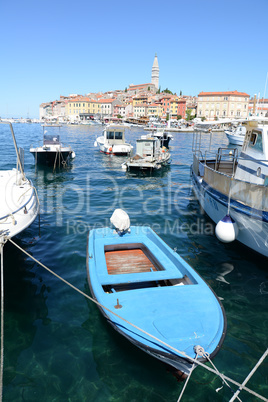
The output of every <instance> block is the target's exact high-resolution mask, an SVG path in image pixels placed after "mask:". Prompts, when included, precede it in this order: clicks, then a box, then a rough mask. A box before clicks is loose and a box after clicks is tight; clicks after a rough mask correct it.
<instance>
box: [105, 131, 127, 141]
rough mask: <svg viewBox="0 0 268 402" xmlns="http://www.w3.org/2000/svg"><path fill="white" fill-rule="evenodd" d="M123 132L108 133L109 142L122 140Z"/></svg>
mask: <svg viewBox="0 0 268 402" xmlns="http://www.w3.org/2000/svg"><path fill="white" fill-rule="evenodd" d="M122 139H123V132H122V131H107V140H122Z"/></svg>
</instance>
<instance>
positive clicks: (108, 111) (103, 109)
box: [98, 98, 117, 118]
mask: <svg viewBox="0 0 268 402" xmlns="http://www.w3.org/2000/svg"><path fill="white" fill-rule="evenodd" d="M98 103H99V105H100V108H99V110H100V114H101V117H102V118H103V117H112V116H113V112H114V105H115V104H116V103H117V100H116V99H114V98H111V99H99V101H98Z"/></svg>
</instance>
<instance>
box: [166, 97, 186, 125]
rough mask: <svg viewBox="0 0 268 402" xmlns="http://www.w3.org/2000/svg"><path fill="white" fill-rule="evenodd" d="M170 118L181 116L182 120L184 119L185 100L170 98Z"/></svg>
mask: <svg viewBox="0 0 268 402" xmlns="http://www.w3.org/2000/svg"><path fill="white" fill-rule="evenodd" d="M169 103H170V107H169V111H170V118H177V117H178V116H181V118H182V119H185V117H186V100H185V99H184V98H180V97H179V96H176V95H174V96H172V97H171V98H170V101H169Z"/></svg>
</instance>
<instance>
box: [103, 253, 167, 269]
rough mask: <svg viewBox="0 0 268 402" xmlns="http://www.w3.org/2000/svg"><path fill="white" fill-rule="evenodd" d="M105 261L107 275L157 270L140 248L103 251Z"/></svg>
mask: <svg viewBox="0 0 268 402" xmlns="http://www.w3.org/2000/svg"><path fill="white" fill-rule="evenodd" d="M105 259H106V265H107V271H108V274H109V275H118V274H130V273H140V272H152V271H158V270H159V267H157V265H156V263H153V262H152V261H151V260H150V259H149V258H148V256H146V255H145V253H144V251H143V250H141V249H140V248H137V249H127V250H109V251H105Z"/></svg>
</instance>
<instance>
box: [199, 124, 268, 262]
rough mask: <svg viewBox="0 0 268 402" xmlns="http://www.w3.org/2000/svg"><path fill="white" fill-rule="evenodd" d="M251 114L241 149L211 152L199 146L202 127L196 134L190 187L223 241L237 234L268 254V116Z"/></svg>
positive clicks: (230, 239)
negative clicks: (213, 154) (256, 117)
mask: <svg viewBox="0 0 268 402" xmlns="http://www.w3.org/2000/svg"><path fill="white" fill-rule="evenodd" d="M263 120H264V119H262V120H261V121H257V120H256V119H255V120H251V121H248V122H247V125H246V136H245V140H244V143H243V146H242V150H241V153H240V155H239V156H238V152H237V150H234V151H233V152H232V154H231V155H230V148H219V149H218V152H217V153H216V154H215V156H214V157H210V156H209V155H211V153H207V151H206V152H205V153H203V151H202V133H201V132H197V133H196V134H195V135H194V143H193V151H194V154H193V165H192V180H193V188H194V192H195V194H196V196H197V198H198V200H199V202H200V204H201V206H202V207H203V209H204V210H205V212H206V213H207V214H208V215H209V217H210V218H211V219H212V220H213V221H214V222H215V223H216V224H217V225H216V235H217V237H218V238H219V239H220V240H221V241H223V242H229V241H233V240H235V239H237V240H238V241H240V242H241V243H243V244H245V245H246V246H248V247H250V248H251V249H252V250H255V251H256V252H258V253H260V254H262V255H264V256H268V124H267V123H268V119H267V120H266V121H263Z"/></svg>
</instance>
